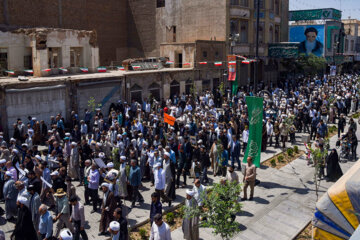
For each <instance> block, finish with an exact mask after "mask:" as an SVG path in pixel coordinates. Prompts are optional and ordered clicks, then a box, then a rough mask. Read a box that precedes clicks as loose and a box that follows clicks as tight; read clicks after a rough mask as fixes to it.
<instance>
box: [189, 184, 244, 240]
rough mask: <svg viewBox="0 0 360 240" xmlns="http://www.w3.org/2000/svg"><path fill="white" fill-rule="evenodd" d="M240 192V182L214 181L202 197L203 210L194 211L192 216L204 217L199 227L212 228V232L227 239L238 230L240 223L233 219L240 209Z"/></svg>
mask: <svg viewBox="0 0 360 240" xmlns="http://www.w3.org/2000/svg"><path fill="white" fill-rule="evenodd" d="M240 193H241V184H238V183H236V182H232V183H230V182H226V183H216V184H214V186H213V188H212V189H211V191H209V192H208V194H207V197H206V198H205V199H204V211H201V213H200V212H197V211H195V213H193V214H192V216H194V215H195V216H199V215H200V216H201V217H202V218H203V219H206V220H204V221H202V222H201V224H200V226H201V227H206V228H212V229H213V233H214V234H216V235H220V236H221V238H222V239H229V238H231V237H233V236H234V235H235V234H236V233H238V232H239V231H240V223H238V222H236V221H235V216H236V214H237V213H239V212H240V211H241V203H239V202H238V199H239V196H240ZM185 212H186V210H185Z"/></svg>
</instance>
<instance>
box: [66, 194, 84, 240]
mask: <svg viewBox="0 0 360 240" xmlns="http://www.w3.org/2000/svg"><path fill="white" fill-rule="evenodd" d="M70 204H71V206H72V214H71V218H70V221H71V222H72V223H73V225H74V231H75V232H74V240H79V239H80V234H81V237H82V239H83V240H87V239H88V236H87V234H86V232H85V229H84V225H85V213H84V206H83V205H82V204H81V203H80V202H79V201H78V198H77V197H76V196H73V197H71V198H70Z"/></svg>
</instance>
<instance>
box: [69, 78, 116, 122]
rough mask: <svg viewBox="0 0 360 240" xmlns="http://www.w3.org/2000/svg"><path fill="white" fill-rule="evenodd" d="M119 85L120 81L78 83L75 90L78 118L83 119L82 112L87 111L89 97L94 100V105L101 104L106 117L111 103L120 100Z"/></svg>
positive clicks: (83, 113) (83, 114)
mask: <svg viewBox="0 0 360 240" xmlns="http://www.w3.org/2000/svg"><path fill="white" fill-rule="evenodd" d="M121 84H122V82H121V80H120V79H118V80H109V81H98V82H88V83H79V84H78V86H77V88H76V92H77V95H76V96H77V109H78V112H79V117H80V118H84V116H85V112H84V110H85V109H89V106H88V103H89V100H90V98H91V97H93V98H94V99H95V103H96V105H98V104H101V109H102V112H103V114H104V115H105V116H106V117H107V114H108V113H109V112H108V111H109V107H110V105H111V103H116V102H117V101H118V100H120V99H121V96H122V94H121V92H122V87H121Z"/></svg>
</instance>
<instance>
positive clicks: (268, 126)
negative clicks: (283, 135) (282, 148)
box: [266, 119, 274, 146]
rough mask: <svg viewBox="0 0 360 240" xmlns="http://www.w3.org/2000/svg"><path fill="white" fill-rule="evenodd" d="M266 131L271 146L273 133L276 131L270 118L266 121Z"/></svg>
mask: <svg viewBox="0 0 360 240" xmlns="http://www.w3.org/2000/svg"><path fill="white" fill-rule="evenodd" d="M266 132H267V136H268V143H269V146H271V145H272V135H273V132H274V126H273V124H272V123H271V120H270V119H268V120H267V123H266Z"/></svg>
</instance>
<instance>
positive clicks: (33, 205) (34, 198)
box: [27, 185, 41, 231]
mask: <svg viewBox="0 0 360 240" xmlns="http://www.w3.org/2000/svg"><path fill="white" fill-rule="evenodd" d="M27 191H28V193H29V195H30V199H29V210H30V212H31V219H32V223H33V225H34V229H35V230H36V231H37V230H38V228H39V219H40V216H39V207H40V205H41V202H40V196H39V194H38V193H37V192H36V188H35V186H33V185H29V186H28V188H27Z"/></svg>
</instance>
